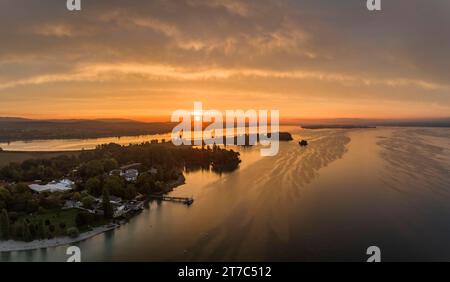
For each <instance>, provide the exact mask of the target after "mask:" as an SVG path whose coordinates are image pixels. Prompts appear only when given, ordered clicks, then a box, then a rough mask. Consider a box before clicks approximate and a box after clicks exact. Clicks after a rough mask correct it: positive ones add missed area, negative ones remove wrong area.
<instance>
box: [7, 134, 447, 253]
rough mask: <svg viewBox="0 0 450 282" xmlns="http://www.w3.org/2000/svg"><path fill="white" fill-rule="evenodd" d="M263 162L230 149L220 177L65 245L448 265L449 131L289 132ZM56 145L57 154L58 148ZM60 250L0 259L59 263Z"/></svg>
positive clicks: (195, 180) (190, 181)
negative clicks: (234, 156) (187, 199)
mask: <svg viewBox="0 0 450 282" xmlns="http://www.w3.org/2000/svg"><path fill="white" fill-rule="evenodd" d="M290 131H291V132H292V133H293V134H294V137H295V139H296V141H298V140H299V139H307V140H309V141H310V145H309V146H307V147H304V148H301V147H300V146H299V145H298V143H297V142H282V143H281V146H280V152H279V154H278V155H277V156H275V157H270V158H263V157H261V156H260V155H259V153H260V152H259V148H257V147H253V148H249V149H245V150H241V154H242V160H243V162H242V165H241V167H240V168H239V169H238V170H237V171H235V172H233V173H230V174H223V175H217V174H214V173H210V172H201V171H198V172H193V173H188V174H187V175H186V184H185V185H183V186H180V187H179V188H177V189H176V190H175V191H174V192H173V193H172V194H174V195H179V196H193V197H194V198H195V202H194V204H193V205H192V206H190V207H187V206H184V205H181V204H176V203H168V202H164V203H160V204H158V203H152V204H151V205H150V208H149V209H146V210H145V211H144V212H142V213H141V214H140V215H138V216H136V217H134V218H133V219H132V220H130V222H129V223H128V224H126V225H123V226H122V227H120V229H116V230H114V231H111V232H108V233H105V234H102V235H99V236H96V237H94V238H92V239H89V240H87V241H84V242H81V243H79V244H77V245H78V246H79V247H80V248H81V251H82V260H84V261H205V260H213V261H229V260H239V261H241V260H244V261H254V260H258V261H266V260H269V261H290V260H292V261H305V260H306V261H308V260H313V261H317V260H318V261H323V260H325V261H329V260H331V261H335V260H336V261H345V260H356V261H365V260H366V259H367V257H368V256H367V255H366V249H367V248H368V247H369V246H378V247H379V248H380V249H381V255H382V259H383V260H384V261H389V260H445V261H449V260H450V174H449V168H450V129H442V128H441V129H433V128H377V129H352V130H292V129H291V130H290ZM58 148H60V147H58ZM65 251H66V247H57V248H49V249H45V250H36V251H28V252H13V253H8V254H1V255H0V260H3V261H65V260H66V259H67V256H66V255H65Z"/></svg>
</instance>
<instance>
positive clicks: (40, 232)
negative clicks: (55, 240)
mask: <svg viewBox="0 0 450 282" xmlns="http://www.w3.org/2000/svg"><path fill="white" fill-rule="evenodd" d="M36 235H37V237H38V238H40V239H45V238H47V234H46V232H45V226H44V221H43V220H42V219H41V220H39V222H38V224H37V230H36Z"/></svg>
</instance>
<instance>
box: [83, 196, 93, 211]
mask: <svg viewBox="0 0 450 282" xmlns="http://www.w3.org/2000/svg"><path fill="white" fill-rule="evenodd" d="M94 202H95V199H94V198H93V197H92V196H87V197H84V198H83V199H81V203H82V204H83V208H85V209H92V207H93V206H94Z"/></svg>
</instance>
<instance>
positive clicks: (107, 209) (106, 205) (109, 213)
mask: <svg viewBox="0 0 450 282" xmlns="http://www.w3.org/2000/svg"><path fill="white" fill-rule="evenodd" d="M103 213H104V216H105V218H112V217H113V208H112V205H111V201H110V198H109V191H108V189H106V188H104V189H103Z"/></svg>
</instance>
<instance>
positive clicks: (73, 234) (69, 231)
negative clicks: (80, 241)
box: [66, 227, 80, 238]
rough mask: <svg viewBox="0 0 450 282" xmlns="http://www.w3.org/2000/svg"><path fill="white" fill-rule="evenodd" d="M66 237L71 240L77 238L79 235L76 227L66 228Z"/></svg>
mask: <svg viewBox="0 0 450 282" xmlns="http://www.w3.org/2000/svg"><path fill="white" fill-rule="evenodd" d="M66 233H67V236H69V237H71V238H77V237H78V236H79V235H80V231H78V228H76V227H69V228H67V231H66Z"/></svg>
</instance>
